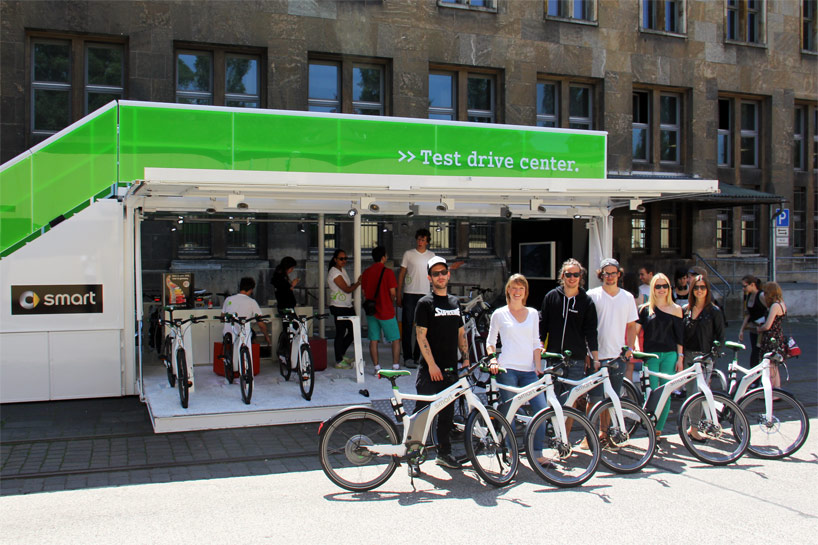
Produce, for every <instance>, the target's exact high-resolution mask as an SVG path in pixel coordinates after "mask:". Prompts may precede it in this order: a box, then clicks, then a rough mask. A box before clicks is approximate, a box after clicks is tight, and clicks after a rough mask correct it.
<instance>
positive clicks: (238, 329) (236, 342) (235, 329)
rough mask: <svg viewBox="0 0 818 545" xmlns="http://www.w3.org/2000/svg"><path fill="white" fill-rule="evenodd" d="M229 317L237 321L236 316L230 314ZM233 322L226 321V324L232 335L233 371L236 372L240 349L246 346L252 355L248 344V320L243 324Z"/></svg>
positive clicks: (249, 329) (249, 330) (249, 335)
mask: <svg viewBox="0 0 818 545" xmlns="http://www.w3.org/2000/svg"><path fill="white" fill-rule="evenodd" d="M229 316H232V317H233V320H236V319H239V317H238V315H236V314H230V315H229ZM233 320H228V322H229V323H230V327H231V333H232V335H233V371H238V369H239V353H240V351H241V347H242V346H246V347H247V349H248V350H250V354H251V357H252V354H253V350H252V346H251V344H250V342H251V341H250V340H251V338H252V335H251V331H252V328H251V326H250V319H248V320H247V321H246V322H244V323H240V322H237V321H233Z"/></svg>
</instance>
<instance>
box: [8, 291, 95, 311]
mask: <svg viewBox="0 0 818 545" xmlns="http://www.w3.org/2000/svg"><path fill="white" fill-rule="evenodd" d="M11 313H12V314H17V315H25V314H100V313H102V284H67V285H37V286H11Z"/></svg>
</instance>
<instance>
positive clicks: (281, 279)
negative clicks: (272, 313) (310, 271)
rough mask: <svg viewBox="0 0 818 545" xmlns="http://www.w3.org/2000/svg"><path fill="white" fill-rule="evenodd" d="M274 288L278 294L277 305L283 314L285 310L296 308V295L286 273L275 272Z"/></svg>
mask: <svg viewBox="0 0 818 545" xmlns="http://www.w3.org/2000/svg"><path fill="white" fill-rule="evenodd" d="M271 282H272V284H273V288H274V289H275V294H276V305H277V306H278V311H279V312H281V311H282V310H284V309H285V308H292V309H294V308H295V294H294V293H293V290H292V288H291V287H290V279H289V278H288V277H287V275H286V274H285V273H281V272H273V278H272V281H271Z"/></svg>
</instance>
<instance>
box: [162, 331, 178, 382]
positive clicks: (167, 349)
mask: <svg viewBox="0 0 818 545" xmlns="http://www.w3.org/2000/svg"><path fill="white" fill-rule="evenodd" d="M172 350H173V341H171V340H170V335H168V336H167V337H165V341H164V343H163V344H162V361H163V362H164V364H165V371H167V373H168V383H169V384H170V387H171V388H174V387H175V386H176V375H174V374H173V356H172V355H171V351H172Z"/></svg>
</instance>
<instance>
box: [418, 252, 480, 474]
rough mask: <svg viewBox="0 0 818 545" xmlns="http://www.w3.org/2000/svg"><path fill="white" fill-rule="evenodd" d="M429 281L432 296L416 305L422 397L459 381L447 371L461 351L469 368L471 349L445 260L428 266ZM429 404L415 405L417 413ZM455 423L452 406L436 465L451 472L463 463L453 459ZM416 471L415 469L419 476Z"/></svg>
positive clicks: (443, 416)
mask: <svg viewBox="0 0 818 545" xmlns="http://www.w3.org/2000/svg"><path fill="white" fill-rule="evenodd" d="M427 271H428V277H427V279H428V280H429V281H430V282H431V283H432V293H430V294H428V295H424V296H423V297H421V298H420V300H419V301H418V303H417V308H416V312H415V323H416V326H415V334H416V335H417V338H418V347H419V348H420V354H421V358H420V368H419V369H418V375H417V379H416V381H415V386H416V387H417V393H418V394H419V395H433V394H436V393H439V392H442V391H443V390H445V389H446V388H448V387H449V386H451V385H452V384H454V382H455V380H456V378H452V377H450V376H449V375H448V374H447V373H445V372H444V370H445V369H448V368H452V369H457V361H458V350H459V351H460V354H462V356H463V366H464V367H468V365H469V347H468V344H467V343H466V333H465V331H464V329H463V317H462V315H461V314H460V302H459V301H458V300H457V297H455V296H453V295H449V293H448V286H449V274H450V273H449V266H448V264H447V263H446V260H445V259H443V258H442V257H439V256H435V257H433V258H432V259H430V260H429V262H428V268H427ZM426 405H428V403H427V402H418V403H417V404H416V405H415V412H416V413H417V412H418V411H420V410H421V409H422V408H423V407H425V406H426ZM453 420H454V406H453V405H451V404H449V405H448V406H447V407H446V408H445V409H443V410H442V411H441V412H440V413H438V419H437V437H438V441H439V443H440V444H439V445H438V450H437V460H436V463H437V465H439V466H443V467H448V468H451V469H460V468H461V467H462V466H461V464H460V462H459V461H458V460H457V459H456V458H455V457H454V456H452V443H451V438H450V436H449V434H450V433H451V430H452V425H453ZM416 472H417V468H413V474H416Z"/></svg>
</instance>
